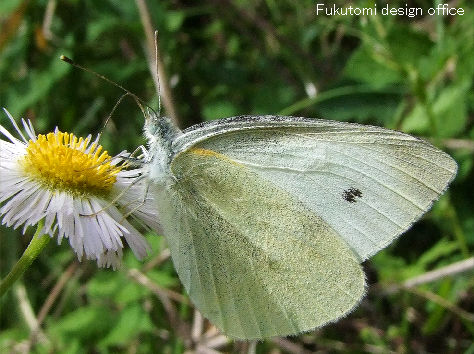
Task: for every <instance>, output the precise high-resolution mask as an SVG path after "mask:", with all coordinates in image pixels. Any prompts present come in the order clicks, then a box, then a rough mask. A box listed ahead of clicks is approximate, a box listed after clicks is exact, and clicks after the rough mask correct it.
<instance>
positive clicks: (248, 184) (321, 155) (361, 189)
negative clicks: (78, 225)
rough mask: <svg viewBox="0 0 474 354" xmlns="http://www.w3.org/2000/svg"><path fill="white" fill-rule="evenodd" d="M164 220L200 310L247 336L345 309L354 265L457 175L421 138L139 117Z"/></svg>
mask: <svg viewBox="0 0 474 354" xmlns="http://www.w3.org/2000/svg"><path fill="white" fill-rule="evenodd" d="M145 133H146V136H147V138H148V140H149V148H150V158H149V161H148V164H147V169H148V172H147V173H148V178H149V180H150V189H151V191H152V192H153V194H154V195H155V198H156V199H155V200H156V205H157V208H158V211H159V215H160V220H159V221H160V223H161V225H162V227H163V231H164V235H165V237H166V239H167V241H168V244H169V247H170V250H171V255H172V259H173V262H174V265H175V267H176V270H177V272H178V275H179V278H180V279H181V281H182V283H183V285H184V287H185V289H186V291H187V292H188V293H189V296H190V297H191V300H192V301H193V303H194V304H195V305H196V307H197V308H198V309H199V310H200V311H201V312H202V314H203V315H204V316H205V317H207V318H208V319H209V320H210V321H211V322H212V323H213V324H215V325H216V326H217V327H218V328H220V329H221V330H222V331H223V332H224V333H226V334H228V335H230V336H232V337H236V338H243V339H255V338H264V337H270V336H280V335H293V334H298V333H300V332H304V331H308V330H311V329H314V328H316V327H319V326H322V325H324V324H326V323H328V322H332V321H335V320H337V319H338V318H340V317H342V316H345V315H347V314H348V313H349V312H350V311H351V310H352V309H353V308H354V307H355V306H356V305H357V304H358V303H359V302H360V301H361V298H362V297H363V296H364V293H365V281H364V278H365V276H364V272H363V270H362V267H361V265H360V263H361V262H362V261H363V260H365V259H367V258H368V257H370V256H371V255H373V254H375V253H376V252H378V251H379V250H381V249H382V248H384V247H386V246H387V245H388V244H390V243H391V242H392V241H393V240H394V239H395V238H397V237H398V236H399V235H400V234H402V233H403V232H405V231H406V230H407V229H408V228H410V226H411V225H412V224H413V223H414V222H415V221H416V220H417V219H419V218H420V217H421V216H422V215H423V214H424V213H425V212H426V211H427V210H429V209H430V207H431V205H432V204H433V202H434V201H435V200H436V199H438V197H439V196H440V195H441V194H442V193H443V192H444V191H445V190H446V188H447V186H448V184H449V183H450V182H451V181H452V179H453V178H454V176H455V175H456V170H457V165H456V162H455V161H454V160H453V159H452V158H451V157H450V156H449V155H447V154H446V153H444V152H442V151H441V150H439V149H437V148H435V147H433V146H432V145H431V144H429V143H428V142H426V141H423V140H420V139H418V138H415V137H412V136H410V135H407V134H403V133H400V132H396V131H392V130H388V129H383V128H379V127H373V126H365V125H359V124H350V123H341V122H334V121H327V120H317V119H307V118H295V117H276V116H242V117H235V118H229V119H224V120H218V121H212V122H208V123H204V124H200V125H196V126H194V127H191V128H189V129H187V130H185V131H183V132H181V131H180V130H179V129H178V128H176V127H174V126H173V125H172V124H171V123H170V122H169V120H167V119H166V118H161V117H157V116H152V117H149V118H148V119H147V122H146V124H145Z"/></svg>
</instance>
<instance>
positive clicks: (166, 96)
mask: <svg viewBox="0 0 474 354" xmlns="http://www.w3.org/2000/svg"><path fill="white" fill-rule="evenodd" d="M135 2H136V4H137V7H138V11H139V13H140V19H141V21H142V25H143V29H144V31H145V36H146V51H147V59H148V60H147V62H148V67H149V68H150V71H151V73H152V76H153V81H154V82H155V87H156V92H157V93H158V94H159V93H160V92H161V96H162V98H163V106H165V109H166V113H167V115H168V116H169V118H170V119H171V120H172V121H173V122H174V123H175V124H176V125H177V126H178V127H179V126H180V119H179V117H178V113H177V110H176V108H175V106H174V100H173V96H172V93H171V88H170V86H169V83H168V78H167V75H166V72H165V69H164V65H163V61H162V59H161V54H160V50H159V47H158V45H157V47H158V48H157V50H156V52H157V58H156V61H157V63H158V73H157V72H156V69H155V65H154V64H153V63H155V60H151V58H152V57H153V53H155V31H154V29H153V25H152V22H151V18H150V13H149V11H148V6H147V4H146V1H145V0H135ZM158 77H159V78H160V79H159V80H158ZM160 83H161V90H160Z"/></svg>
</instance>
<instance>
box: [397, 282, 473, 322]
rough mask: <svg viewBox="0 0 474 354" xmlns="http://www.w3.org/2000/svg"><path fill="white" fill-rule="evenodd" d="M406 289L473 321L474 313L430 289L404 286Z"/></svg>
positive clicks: (466, 319) (468, 320)
mask: <svg viewBox="0 0 474 354" xmlns="http://www.w3.org/2000/svg"><path fill="white" fill-rule="evenodd" d="M406 290H407V291H409V292H411V293H413V294H415V295H418V296H421V297H423V298H425V299H427V300H430V301H432V302H434V303H436V304H438V305H439V306H441V307H444V308H445V309H447V310H449V311H451V312H452V313H454V314H456V315H458V316H459V317H461V318H462V319H464V320H465V321H467V322H474V313H470V312H468V311H466V310H464V309H462V308H460V307H458V306H456V305H455V304H453V303H451V302H450V301H448V300H446V299H445V298H444V297H442V296H439V295H437V294H435V293H433V292H431V291H426V290H421V289H418V288H406Z"/></svg>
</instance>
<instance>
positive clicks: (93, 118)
mask: <svg viewBox="0 0 474 354" xmlns="http://www.w3.org/2000/svg"><path fill="white" fill-rule="evenodd" d="M137 2H138V1H137ZM137 2H135V1H131V0H128V1H120V0H101V1H93V0H57V1H55V0H50V1H47V0H38V1H27V0H2V1H1V2H0V21H1V26H2V30H1V32H0V106H3V107H6V108H7V109H8V110H9V111H10V112H11V113H12V115H13V116H14V117H17V118H19V117H27V118H29V119H31V120H32V121H33V123H34V125H35V127H36V128H37V131H38V132H48V131H50V130H51V129H53V128H54V127H55V126H58V127H59V128H60V129H61V130H63V131H70V132H71V131H72V132H74V133H76V134H79V135H82V136H84V135H87V134H89V133H93V134H96V133H98V132H99V131H101V129H102V125H103V122H104V120H105V118H106V117H107V116H108V115H109V114H110V112H111V110H112V108H113V106H114V105H115V103H116V102H117V100H118V99H119V97H120V96H121V95H122V94H123V92H122V91H121V90H119V89H117V88H116V87H114V86H112V85H109V84H108V83H106V82H104V81H103V80H100V79H98V78H97V77H95V76H93V75H91V74H89V73H87V72H84V71H81V70H78V69H75V68H73V67H71V66H69V65H67V64H65V63H63V62H61V61H60V60H59V56H60V55H61V54H65V55H67V56H69V57H71V58H73V59H74V60H75V61H76V62H78V63H80V64H82V65H84V66H86V67H88V68H90V69H92V70H94V71H97V72H99V73H101V74H104V75H105V76H107V77H108V78H111V79H112V80H114V81H117V82H118V83H120V84H121V85H123V86H124V87H126V88H127V89H129V90H130V91H132V92H134V93H136V94H137V95H138V96H140V97H142V98H143V99H144V100H145V101H147V102H148V103H149V104H150V105H151V106H152V107H156V106H157V98H156V91H155V87H154V83H153V78H152V75H151V74H150V71H149V64H148V63H147V60H146V59H147V55H146V54H145V51H146V44H145V34H144V27H143V23H144V19H143V18H142V17H141V16H140V14H139V11H138V10H137ZM335 3H336V4H337V6H344V5H349V2H348V1H347V2H346V1H335ZM454 3H456V6H457V7H462V8H463V9H464V15H462V16H427V15H425V16H418V17H414V18H409V17H407V16H369V17H362V16H323V15H319V16H316V12H315V6H316V2H315V1H312V0H299V1H290V0H281V1H275V0H255V1H251V0H211V1H203V2H194V1H185V0H173V1H171V0H169V1H156V0H148V1H147V5H148V10H147V13H148V14H149V16H150V17H151V21H152V26H153V27H154V28H156V29H159V31H160V50H161V57H162V60H163V62H164V68H165V71H166V73H167V76H168V79H169V80H168V81H169V82H170V83H171V87H172V93H173V97H174V105H175V108H176V110H177V114H178V116H179V121H180V124H181V126H182V127H186V126H189V125H192V124H195V123H198V122H200V121H203V120H209V119H215V118H221V117H228V116H232V115H240V114H287V115H289V114H291V115H301V116H306V117H319V118H326V119H335V120H343V121H351V122H360V123H367V124H375V125H380V126H385V127H388V128H392V129H398V130H401V131H404V132H407V133H411V134H414V135H417V136H421V137H424V138H427V139H429V140H430V141H432V142H433V143H434V144H436V145H438V146H439V147H440V148H442V149H444V150H445V151H447V152H449V153H450V154H451V155H452V156H453V157H454V158H455V159H456V160H457V162H458V164H459V172H458V176H457V178H456V180H455V181H454V183H453V185H452V186H451V188H450V190H449V191H448V193H446V195H444V196H443V197H442V198H441V199H440V201H439V202H437V203H436V204H435V206H434V208H433V209H432V210H431V211H430V212H429V213H428V214H427V215H425V217H424V218H423V219H422V220H421V221H419V222H418V223H417V224H416V225H415V226H414V227H413V228H412V229H411V230H410V231H408V232H407V233H406V234H405V235H403V236H402V237H401V238H400V239H399V240H398V241H397V242H395V243H394V244H393V245H392V246H391V247H389V248H388V249H386V250H384V251H382V252H380V253H379V254H378V255H376V256H375V257H373V258H372V259H371V260H370V261H368V262H365V264H364V266H365V268H366V270H367V272H368V279H369V283H370V284H371V286H370V289H369V292H368V296H367V297H366V299H365V300H364V301H363V303H362V305H361V306H360V307H359V308H358V309H357V310H356V311H355V312H354V313H352V314H350V315H349V316H348V317H347V318H345V319H343V320H341V321H339V322H338V323H336V324H332V325H329V326H327V327H325V328H323V329H320V330H317V331H315V332H311V333H307V334H304V335H301V336H299V337H295V338H289V339H281V340H280V339H274V340H268V341H264V342H260V343H258V344H256V352H258V353H267V352H270V351H272V353H279V352H314V351H320V352H327V351H332V352H383V353H385V352H390V351H392V352H399V353H404V352H432V353H434V352H440V353H449V352H452V353H460V352H466V353H474V345H473V344H472V339H473V334H474V324H473V312H474V292H473V283H474V279H473V278H474V277H473V273H472V270H471V271H470V272H467V273H463V274H457V275H454V276H451V277H447V278H444V279H442V280H438V281H434V282H429V283H427V284H423V285H420V286H418V287H416V288H414V289H411V290H398V291H395V292H390V291H388V290H389V289H391V287H392V286H396V285H397V284H398V285H399V284H401V283H402V282H403V281H404V280H406V279H409V278H412V277H415V276H418V275H420V274H423V273H425V272H427V271H429V270H433V269H437V268H440V267H443V266H445V265H448V264H451V263H453V262H456V261H460V260H463V259H467V258H469V257H471V255H472V252H473V250H474V205H473V203H474V202H473V201H474V192H473V191H474V187H473V182H474V178H473V177H474V172H473V160H474V158H473V157H474V154H473V152H474V124H473V123H474V120H473V117H474V115H473V112H474V93H473V92H474V91H473V78H474V12H473V8H474V6H473V3H472V2H471V1H467V0H466V1H457V2H453V4H454ZM332 4H334V3H328V4H327V5H328V6H330V5H332ZM351 4H352V5H353V6H358V7H371V6H373V4H374V3H373V1H363V0H357V1H356V0H355V1H352V2H351ZM384 4H386V2H378V7H379V8H380V7H382V5H384ZM405 4H408V6H411V7H420V8H422V9H424V10H425V12H426V10H427V9H428V8H430V7H435V6H436V5H437V4H438V1H436V0H435V1H429V0H403V1H402V0H400V1H391V2H390V6H391V7H405ZM52 5H53V6H55V8H54V9H55V11H53V12H52V17H50V18H51V22H50V23H49V22H48V20H47V19H48V16H47V13H48V11H47V8H48V6H50V9H51V6H52ZM315 89H316V90H317V95H314V91H315ZM165 113H166V112H165ZM0 122H1V124H2V125H4V126H6V127H8V128H9V129H10V124H9V123H8V121H7V119H6V116H5V115H4V114H3V113H2V114H1V115H0ZM142 125H143V116H142V113H141V112H140V110H139V108H138V107H137V105H136V104H135V103H134V102H133V100H131V99H126V100H125V101H124V102H123V103H122V104H120V106H119V107H118V109H117V110H116V111H115V112H114V113H113V115H112V120H111V122H110V123H109V124H108V125H107V126H106V129H105V132H104V135H103V139H102V143H103V145H105V146H106V148H107V149H108V150H109V151H110V152H112V153H114V154H115V153H118V152H120V151H121V150H122V149H129V150H133V149H135V148H136V147H137V146H138V145H140V144H144V143H145V141H144V139H143V137H142V136H141V131H142ZM32 233H33V230H28V232H27V233H26V235H25V236H22V235H21V234H20V232H19V231H12V230H10V229H6V228H2V229H1V235H0V242H1V244H0V255H1V259H0V266H1V269H0V270H1V274H2V277H3V276H4V275H5V274H6V273H7V272H8V270H9V269H10V268H11V266H12V265H13V264H14V262H15V261H16V260H17V259H18V257H19V255H21V252H22V251H23V250H24V248H25V247H26V245H27V243H28V241H29V238H30V237H31V235H32ZM148 239H149V241H150V242H151V243H152V244H153V248H154V252H153V254H152V255H151V256H150V258H149V259H148V260H147V262H148V263H145V266H144V265H143V264H140V263H139V262H137V261H136V260H134V258H133V256H132V255H131V253H130V252H128V251H127V252H126V255H125V262H124V267H123V269H121V270H119V271H117V272H113V271H110V270H98V269H97V268H96V265H95V264H93V263H90V262H87V261H84V262H82V263H80V264H77V263H76V261H75V256H74V254H73V252H72V251H71V249H70V247H69V246H68V245H67V242H63V244H62V245H60V246H57V245H54V243H51V244H50V245H49V246H48V248H47V249H46V250H45V251H44V253H43V254H42V255H41V257H40V259H38V260H37V261H36V262H35V263H34V265H33V267H32V269H30V270H29V272H28V273H27V274H26V275H25V276H24V278H23V279H22V281H21V282H20V284H18V286H17V287H16V288H15V289H13V290H12V291H10V292H9V293H8V294H7V296H5V297H4V298H2V299H1V300H0V306H1V314H0V329H1V333H0V351H1V352H4V353H7V352H21V351H22V350H23V351H24V350H25V348H28V346H29V347H30V350H31V351H32V352H35V353H109V352H129V353H135V352H136V353H150V352H156V353H180V352H183V351H185V350H190V351H192V350H198V347H199V348H201V350H204V349H206V348H207V349H206V350H209V351H207V352H209V353H210V352H211V351H210V349H209V348H213V350H220V351H222V352H247V351H250V352H251V351H252V350H254V349H255V348H254V344H249V343H234V342H230V341H229V342H225V341H224V342H223V343H222V345H216V346H212V345H211V344H209V343H208V342H209V340H208V339H206V338H205V337H202V336H201V337H199V338H197V337H191V336H190V330H189V327H190V326H191V325H192V323H193V320H194V321H195V322H196V323H199V321H196V317H195V315H194V314H193V309H192V307H191V306H190V305H189V304H188V302H187V301H185V300H181V298H179V297H178V299H177V300H172V301H171V303H170V306H171V308H172V310H174V311H175V312H176V314H177V320H178V322H179V323H180V324H181V325H182V326H181V327H179V326H178V327H177V326H176V325H175V324H173V321H170V309H169V308H168V309H166V307H164V306H163V302H162V301H161V300H160V298H159V297H157V296H156V295H155V294H154V293H153V292H152V291H151V290H150V287H147V286H144V285H141V284H139V283H138V282H136V281H135V280H133V277H131V273H130V270H131V269H135V268H137V269H141V271H142V272H143V273H144V274H146V276H147V277H148V278H149V279H150V280H151V282H153V284H155V285H158V286H159V287H160V288H161V289H167V290H164V291H169V290H172V291H174V292H175V293H182V294H184V290H183V289H182V288H181V286H180V283H179V280H178V279H177V277H176V274H175V273H174V270H173V266H172V264H171V261H170V260H169V259H167V258H166V257H164V256H165V255H166V251H165V249H166V245H165V244H164V242H163V240H162V239H161V238H159V237H157V236H156V235H149V237H148ZM157 257H161V258H159V259H158V260H157ZM163 259H164V260H163ZM149 262H152V263H151V264H154V263H159V264H158V265H157V266H154V267H151V266H149V265H150V263H149ZM63 274H67V275H68V276H67V279H66V280H67V281H66V282H65V284H64V287H62V288H61V291H60V292H59V295H58V296H57V297H56V298H55V299H54V302H53V303H51V304H47V303H46V300H47V299H48V296H52V295H51V294H54V291H53V288H54V286H55V284H58V281H59V280H60V277H61V275H63ZM23 290H26V293H23ZM28 306H29V307H31V310H32V311H33V312H32V313H33V315H34V314H36V315H38V313H41V311H42V309H43V311H44V309H45V308H46V309H47V310H48V311H46V313H45V317H44V319H43V320H42V325H41V333H40V335H38V336H37V341H31V338H32V334H31V331H32V329H31V328H32V325H31V318H29V316H28V315H27V313H28V311H26V310H25V308H26V309H27V308H28ZM33 317H34V316H33ZM207 326H208V324H207V323H205V328H208V327H207ZM213 338H214V339H215V338H216V337H213ZM203 348H204V349H203Z"/></svg>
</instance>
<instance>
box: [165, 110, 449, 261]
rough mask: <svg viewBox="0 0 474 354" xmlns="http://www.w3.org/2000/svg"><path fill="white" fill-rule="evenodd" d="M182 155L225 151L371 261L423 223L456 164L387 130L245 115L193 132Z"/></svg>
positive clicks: (184, 139) (179, 146) (181, 144)
mask: <svg viewBox="0 0 474 354" xmlns="http://www.w3.org/2000/svg"><path fill="white" fill-rule="evenodd" d="M174 145H175V146H174V147H175V149H176V151H185V150H186V149H189V148H191V147H193V148H201V149H205V150H210V151H214V152H217V153H219V154H222V155H225V156H227V157H228V158H229V159H230V160H232V161H233V162H235V163H238V164H241V165H243V166H245V167H246V168H247V169H249V170H251V171H253V172H255V173H257V174H258V175H259V176H260V177H262V178H263V179H264V180H266V181H269V182H271V183H272V184H274V185H275V186H277V187H279V188H281V189H284V190H286V191H287V192H288V193H289V194H290V195H291V196H293V197H295V198H297V199H298V200H299V201H301V202H302V203H303V205H304V206H305V207H306V208H307V209H309V210H310V211H311V212H312V213H314V214H315V215H318V216H319V217H320V218H321V219H322V220H323V222H325V223H327V224H328V225H329V226H330V227H331V228H332V229H334V230H335V231H336V232H337V233H338V234H339V235H340V236H341V237H343V238H344V239H345V241H346V242H347V243H348V244H349V245H350V247H351V248H352V249H353V250H354V251H355V252H356V253H357V254H358V256H359V258H360V260H364V259H367V258H368V257H370V256H371V255H373V254H375V253H376V252H378V251H379V250H380V249H382V248H384V247H386V246H387V245H388V244H390V243H391V242H392V241H393V240H394V239H395V238H396V237H397V236H399V235H400V234H402V233H403V232H404V231H406V230H407V229H408V228H409V227H410V226H411V225H412V224H413V223H414V222H415V221H416V220H417V219H419V218H420V217H421V216H422V215H423V214H424V213H425V212H426V211H427V210H429V209H430V207H431V205H432V203H433V202H434V201H435V200H437V199H438V197H439V196H440V195H441V194H442V193H443V192H444V191H445V189H446V188H447V186H448V184H449V183H450V182H451V180H452V179H453V178H454V176H455V174H456V170H457V165H456V162H455V161H454V160H453V159H452V158H451V157H450V156H449V155H447V154H446V153H444V152H442V151H441V150H439V149H437V148H435V147H434V146H432V145H431V144H429V143H428V142H425V141H423V140H420V139H418V138H415V137H413V136H410V135H407V134H403V133H400V132H397V131H392V130H388V129H384V128H379V127H373V126H366V125H359V124H350V123H342V122H335V121H327V120H317V119H307V118H295V117H275V116H260V117H251V116H249V117H245V116H244V117H237V118H230V119H227V120H224V121H222V120H220V121H215V122H211V123H208V124H204V125H200V126H196V127H193V128H191V130H188V131H185V134H184V135H183V136H181V137H180V138H179V139H178V140H177V141H176V142H175V144H174Z"/></svg>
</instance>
